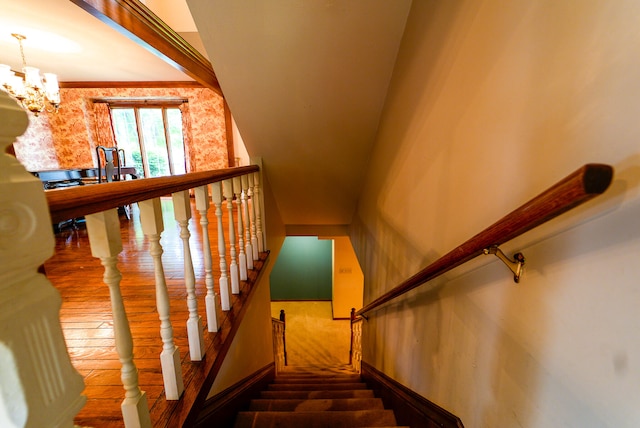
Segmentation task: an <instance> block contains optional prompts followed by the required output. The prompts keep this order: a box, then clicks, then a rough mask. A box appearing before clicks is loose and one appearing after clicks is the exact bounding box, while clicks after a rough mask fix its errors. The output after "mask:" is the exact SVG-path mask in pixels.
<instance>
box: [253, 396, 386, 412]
mask: <svg viewBox="0 0 640 428" xmlns="http://www.w3.org/2000/svg"><path fill="white" fill-rule="evenodd" d="M374 409H377V410H380V409H384V406H383V404H382V400H381V399H380V398H337V399H335V398H320V399H265V398H261V399H254V400H251V404H250V406H249V410H250V411H270V412H311V411H316V412H317V411H342V410H374Z"/></svg>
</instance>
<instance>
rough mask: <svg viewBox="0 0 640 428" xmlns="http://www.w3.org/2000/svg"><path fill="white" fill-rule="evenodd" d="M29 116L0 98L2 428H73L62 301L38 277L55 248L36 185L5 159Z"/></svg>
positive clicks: (72, 384) (80, 385)
mask: <svg viewBox="0 0 640 428" xmlns="http://www.w3.org/2000/svg"><path fill="white" fill-rule="evenodd" d="M28 123H29V120H28V117H27V114H26V113H25V112H24V111H23V110H22V109H20V108H19V107H18V105H17V103H16V102H15V101H13V100H12V99H11V98H10V97H9V96H8V95H7V94H5V93H4V92H2V91H0V409H2V410H0V426H2V427H5V426H7V427H12V426H16V427H34V428H35V427H44V426H56V427H68V428H71V427H73V418H74V417H75V415H76V414H77V413H78V412H79V411H80V409H81V408H82V406H83V405H84V403H85V400H86V399H85V397H84V396H82V395H80V394H81V393H82V390H83V389H84V382H83V381H82V377H81V376H80V375H79V374H78V372H77V371H76V370H75V369H74V368H73V366H72V365H71V360H70V359H69V353H68V351H67V348H66V344H65V341H64V337H63V335H62V328H61V326H60V320H59V311H60V306H61V302H62V300H61V298H60V293H58V291H57V290H56V289H55V288H54V287H53V286H52V285H51V283H50V282H49V281H48V280H47V279H46V278H45V277H44V276H43V275H41V274H39V273H38V272H37V269H38V266H40V265H42V263H44V261H45V260H46V259H48V258H49V257H51V255H52V254H53V248H54V239H53V232H52V228H51V218H50V216H49V210H48V207H47V202H46V200H45V197H44V192H43V190H42V183H41V182H40V180H38V179H36V178H35V177H33V176H32V175H31V174H29V173H28V172H27V171H26V170H25V169H24V167H23V166H22V165H20V163H19V162H18V161H17V160H16V158H15V157H13V156H11V155H8V154H6V153H5V151H6V149H7V147H8V146H9V145H10V144H11V143H13V141H14V140H15V138H16V137H17V136H19V135H21V134H23V133H24V131H25V130H26V129H27V125H28Z"/></svg>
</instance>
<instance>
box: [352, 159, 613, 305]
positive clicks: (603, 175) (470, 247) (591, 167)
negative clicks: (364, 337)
mask: <svg viewBox="0 0 640 428" xmlns="http://www.w3.org/2000/svg"><path fill="white" fill-rule="evenodd" d="M612 178H613V168H612V167H611V166H609V165H603V164H587V165H584V166H583V167H582V168H580V169H578V170H577V171H575V172H574V173H572V174H570V175H569V176H567V177H566V178H564V179H563V180H561V181H559V182H558V183H556V184H555V185H554V186H552V187H550V188H549V189H547V190H546V191H544V192H543V193H541V194H540V195H538V196H536V197H535V198H533V199H531V200H530V201H529V202H527V203H525V204H524V205H522V206H521V207H519V208H517V209H516V210H514V211H512V212H511V213H509V214H507V215H506V216H505V217H503V218H502V219H500V220H498V221H497V222H495V223H494V224H493V225H491V226H489V227H488V228H486V229H485V230H483V231H482V232H480V233H478V234H477V235H475V236H474V237H473V238H471V239H469V240H468V241H466V242H465V243H463V244H462V245H460V246H458V247H456V248H454V249H453V250H452V251H450V252H449V253H447V254H445V255H444V256H442V257H440V258H439V259H438V260H436V261H435V262H433V263H432V264H430V265H429V266H427V267H426V268H424V269H422V270H421V271H420V272H418V273H416V274H415V275H413V276H412V277H410V278H409V279H407V280H405V281H404V282H402V283H401V284H400V285H398V286H397V287H395V288H393V289H391V290H390V291H388V292H387V293H385V294H383V295H382V296H380V297H378V298H377V299H375V300H373V301H372V302H370V303H369V304H367V305H365V306H364V307H363V308H362V309H360V310H359V311H358V312H357V313H356V314H357V315H362V314H365V313H366V312H369V311H371V310H373V309H375V308H377V307H379V306H380V305H382V304H384V303H386V302H388V301H390V300H392V299H395V298H396V297H398V296H400V295H402V294H404V293H406V292H408V291H410V290H413V289H414V288H416V287H418V286H419V285H422V284H424V283H425V282H427V281H430V280H432V279H434V278H436V277H438V276H440V275H442V274H444V273H445V272H448V271H449V270H451V269H453V268H455V267H456V266H459V265H461V264H462V263H464V262H467V261H469V260H471V259H473V258H474V257H476V256H479V255H480V254H483V252H484V250H485V249H487V248H489V247H493V246H496V245H500V244H502V243H504V242H507V241H510V240H511V239H513V238H515V237H516V236H518V235H521V234H523V233H525V232H527V231H528V230H530V229H533V228H534V227H536V226H539V225H541V224H542V223H544V222H546V221H548V220H551V219H552V218H554V217H556V216H558V215H560V214H562V213H564V212H566V211H568V210H570V209H571V208H574V207H576V206H578V205H580V204H582V203H584V202H586V201H588V200H589V199H591V198H593V197H595V196H597V195H599V194H601V193H603V192H604V191H605V190H607V188H608V187H609V184H611V180H612Z"/></svg>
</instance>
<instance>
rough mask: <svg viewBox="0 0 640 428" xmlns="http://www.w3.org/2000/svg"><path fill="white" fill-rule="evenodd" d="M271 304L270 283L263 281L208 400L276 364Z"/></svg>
mask: <svg viewBox="0 0 640 428" xmlns="http://www.w3.org/2000/svg"><path fill="white" fill-rule="evenodd" d="M269 270H270V269H269ZM265 274H268V272H266V271H265V272H263V274H262V278H269V277H268V276H265ZM270 300H271V299H270V296H269V281H260V282H259V283H258V289H257V290H256V291H255V294H254V296H253V297H252V299H251V301H250V302H249V307H248V308H247V312H246V314H245V316H244V318H243V320H242V324H240V328H239V329H238V332H237V333H236V336H235V338H234V339H233V343H232V344H231V348H229V353H228V354H227V356H226V357H225V360H224V362H223V363H222V367H220V372H218V375H217V376H216V379H215V380H214V382H213V386H212V387H211V390H210V391H209V396H208V397H207V398H210V397H212V396H214V395H215V394H217V393H219V392H221V391H224V390H225V389H227V388H228V387H230V386H232V385H234V384H235V383H237V382H239V381H241V380H242V379H244V378H245V377H247V376H249V375H251V374H253V373H255V372H256V371H258V370H260V369H261V368H263V367H265V366H266V365H267V364H269V363H271V362H273V341H272V338H271V307H270Z"/></svg>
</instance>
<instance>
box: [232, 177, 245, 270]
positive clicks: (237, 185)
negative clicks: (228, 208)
mask: <svg viewBox="0 0 640 428" xmlns="http://www.w3.org/2000/svg"><path fill="white" fill-rule="evenodd" d="M241 193H242V184H241V182H240V177H233V194H234V195H235V197H236V206H237V208H238V271H239V273H240V281H246V280H247V256H246V255H245V253H244V238H243V233H242V232H243V231H244V228H243V227H242V196H241Z"/></svg>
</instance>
